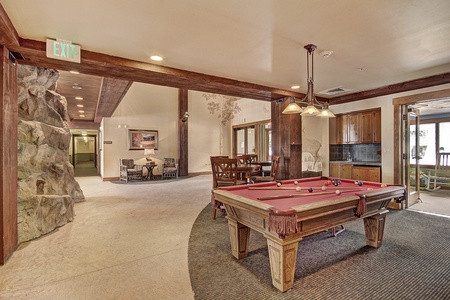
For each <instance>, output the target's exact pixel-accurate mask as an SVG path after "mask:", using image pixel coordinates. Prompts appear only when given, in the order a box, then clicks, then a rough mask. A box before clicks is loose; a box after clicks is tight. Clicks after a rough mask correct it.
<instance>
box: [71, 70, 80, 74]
mask: <svg viewBox="0 0 450 300" xmlns="http://www.w3.org/2000/svg"><path fill="white" fill-rule="evenodd" d="M69 72H70V73H72V74H80V72H78V71H75V70H72V71H69Z"/></svg>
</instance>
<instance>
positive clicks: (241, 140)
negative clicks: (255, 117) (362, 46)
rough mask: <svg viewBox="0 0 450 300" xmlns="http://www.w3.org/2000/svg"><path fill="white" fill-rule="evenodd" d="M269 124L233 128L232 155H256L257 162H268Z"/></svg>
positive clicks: (269, 151) (269, 153)
mask: <svg viewBox="0 0 450 300" xmlns="http://www.w3.org/2000/svg"><path fill="white" fill-rule="evenodd" d="M270 143H271V131H270V123H268V122H267V121H264V122H260V123H252V124H245V125H239V126H234V127H233V155H234V156H236V155H244V154H256V155H258V160H270V155H271V154H272V152H271V147H270Z"/></svg>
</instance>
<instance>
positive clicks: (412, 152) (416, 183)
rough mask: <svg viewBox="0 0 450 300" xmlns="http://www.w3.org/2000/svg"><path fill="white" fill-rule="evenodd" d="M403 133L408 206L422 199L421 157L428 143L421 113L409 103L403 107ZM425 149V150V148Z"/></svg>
mask: <svg viewBox="0 0 450 300" xmlns="http://www.w3.org/2000/svg"><path fill="white" fill-rule="evenodd" d="M402 115H403V122H402V127H403V128H402V132H404V133H405V134H404V135H403V147H402V153H403V175H404V176H403V178H404V182H403V184H404V185H405V186H406V188H407V192H408V199H407V202H406V208H408V207H409V206H411V205H413V204H414V203H417V202H418V201H420V159H421V158H423V156H424V155H425V150H426V147H427V146H426V145H424V144H423V143H424V139H423V138H422V139H421V131H420V113H419V110H418V109H415V108H410V107H408V106H407V105H404V106H403V107H402ZM424 149H425V150H424Z"/></svg>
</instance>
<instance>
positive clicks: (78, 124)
mask: <svg viewBox="0 0 450 300" xmlns="http://www.w3.org/2000/svg"><path fill="white" fill-rule="evenodd" d="M67 123H68V124H69V128H70V129H91V130H99V128H100V124H99V123H94V122H92V121H68V122H67Z"/></svg>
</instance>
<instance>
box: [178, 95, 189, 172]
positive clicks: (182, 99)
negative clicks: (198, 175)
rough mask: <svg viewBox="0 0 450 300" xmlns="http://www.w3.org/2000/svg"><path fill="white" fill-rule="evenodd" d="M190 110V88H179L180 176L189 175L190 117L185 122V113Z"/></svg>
mask: <svg viewBox="0 0 450 300" xmlns="http://www.w3.org/2000/svg"><path fill="white" fill-rule="evenodd" d="M187 111H188V90H187V89H179V90H178V145H179V151H178V152H179V155H180V157H179V162H178V173H179V175H180V176H187V175H188V154H189V152H188V149H189V147H188V146H189V144H188V124H189V118H188V119H187V120H186V121H185V122H183V121H182V119H183V117H184V113H185V112H187Z"/></svg>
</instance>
